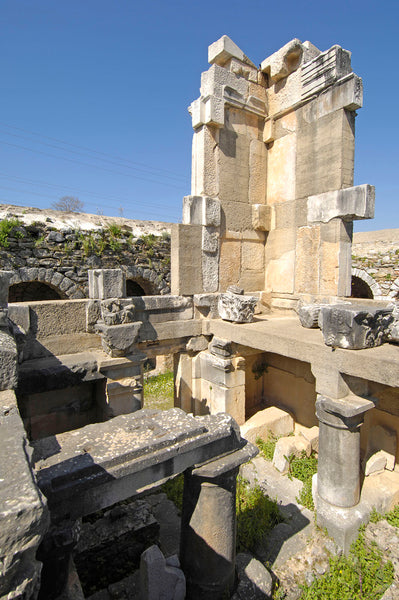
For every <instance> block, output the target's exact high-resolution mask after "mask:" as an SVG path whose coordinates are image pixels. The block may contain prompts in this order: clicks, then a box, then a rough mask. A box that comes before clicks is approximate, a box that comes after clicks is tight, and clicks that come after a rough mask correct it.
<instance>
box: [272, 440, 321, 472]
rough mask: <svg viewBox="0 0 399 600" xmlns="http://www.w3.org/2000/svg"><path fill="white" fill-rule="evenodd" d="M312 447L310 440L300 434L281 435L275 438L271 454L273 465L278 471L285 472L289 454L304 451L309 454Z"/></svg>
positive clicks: (299, 453)
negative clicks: (272, 453)
mask: <svg viewBox="0 0 399 600" xmlns="http://www.w3.org/2000/svg"><path fill="white" fill-rule="evenodd" d="M311 451H312V447H311V444H310V442H309V441H308V440H307V439H305V438H304V437H303V436H302V435H294V436H291V437H283V438H280V439H279V440H277V442H276V447H275V450H274V455H273V466H274V467H275V468H276V469H277V471H280V473H287V472H288V471H289V466H290V460H289V459H290V456H301V454H302V452H305V454H306V456H310V453H311Z"/></svg>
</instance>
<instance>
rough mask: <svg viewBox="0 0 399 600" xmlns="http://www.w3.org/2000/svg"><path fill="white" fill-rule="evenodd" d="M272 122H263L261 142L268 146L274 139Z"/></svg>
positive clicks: (271, 120)
mask: <svg viewBox="0 0 399 600" xmlns="http://www.w3.org/2000/svg"><path fill="white" fill-rule="evenodd" d="M274 129H275V127H274V121H273V119H267V120H266V121H265V125H264V127H263V141H264V143H265V144H269V143H270V142H273V141H274V139H275V131H274Z"/></svg>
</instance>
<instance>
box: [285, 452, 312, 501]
mask: <svg viewBox="0 0 399 600" xmlns="http://www.w3.org/2000/svg"><path fill="white" fill-rule="evenodd" d="M317 463H318V461H317V457H316V454H315V453H314V452H312V453H311V455H310V456H306V453H305V451H302V453H301V456H299V457H298V456H293V455H291V456H290V457H289V464H290V467H289V469H290V470H289V473H288V477H290V478H291V479H292V477H296V479H299V480H300V481H302V482H303V488H302V490H301V492H300V494H299V496H298V497H297V498H296V500H297V502H299V503H300V504H302V506H305V507H306V508H309V509H310V510H314V504H313V498H312V477H313V475H314V474H315V473H317Z"/></svg>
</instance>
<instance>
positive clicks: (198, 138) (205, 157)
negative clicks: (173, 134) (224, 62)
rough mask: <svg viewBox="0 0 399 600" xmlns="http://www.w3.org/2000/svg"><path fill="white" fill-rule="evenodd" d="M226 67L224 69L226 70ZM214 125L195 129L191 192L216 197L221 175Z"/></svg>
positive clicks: (195, 194) (196, 194)
mask: <svg viewBox="0 0 399 600" xmlns="http://www.w3.org/2000/svg"><path fill="white" fill-rule="evenodd" d="M224 70H225V69H223V71H224ZM213 129H215V128H213V127H205V126H202V127H199V128H198V129H196V130H195V133H194V136H193V144H192V156H193V161H192V169H191V193H192V194H193V195H194V196H209V197H211V198H214V197H216V196H217V195H218V193H219V175H218V172H217V168H216V161H215V147H216V146H217V140H216V139H215V135H216V133H217V131H213Z"/></svg>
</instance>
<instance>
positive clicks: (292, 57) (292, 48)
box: [260, 39, 303, 83]
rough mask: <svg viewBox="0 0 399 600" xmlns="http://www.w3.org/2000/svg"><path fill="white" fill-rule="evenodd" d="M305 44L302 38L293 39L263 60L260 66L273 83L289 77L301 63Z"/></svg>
mask: <svg viewBox="0 0 399 600" xmlns="http://www.w3.org/2000/svg"><path fill="white" fill-rule="evenodd" d="M302 53H303V45H302V43H301V41H300V40H298V39H293V40H291V41H290V42H288V43H287V44H285V46H283V47H282V48H280V50H277V52H275V53H274V54H272V55H271V56H269V57H268V58H266V59H265V60H263V61H262V62H261V65H260V68H261V70H262V72H263V73H267V74H268V75H269V76H270V79H271V80H272V82H273V83H275V82H277V81H280V79H283V78H285V77H288V75H289V74H290V73H292V72H293V71H295V70H296V69H297V68H298V67H299V65H300V64H301V59H302Z"/></svg>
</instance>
